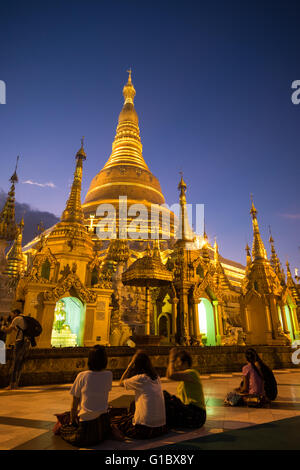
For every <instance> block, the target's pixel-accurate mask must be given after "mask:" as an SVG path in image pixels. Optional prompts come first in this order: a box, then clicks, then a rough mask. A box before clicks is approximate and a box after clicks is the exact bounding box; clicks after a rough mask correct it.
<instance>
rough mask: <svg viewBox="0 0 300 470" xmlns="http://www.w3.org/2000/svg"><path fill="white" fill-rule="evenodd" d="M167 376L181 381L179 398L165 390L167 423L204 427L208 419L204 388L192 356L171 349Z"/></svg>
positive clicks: (177, 425) (178, 390) (176, 425)
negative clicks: (194, 367)
mask: <svg viewBox="0 0 300 470" xmlns="http://www.w3.org/2000/svg"><path fill="white" fill-rule="evenodd" d="M166 376H167V378H168V379H171V380H176V381H178V382H179V384H178V388H177V394H178V396H179V399H178V398H177V397H175V396H174V395H173V396H171V395H170V394H169V393H168V392H166V391H164V395H165V402H166V415H167V424H168V425H170V426H172V427H180V426H182V427H193V428H200V427H202V426H203V425H204V423H205V421H206V407H205V399H204V394H203V388H202V383H201V379H200V374H199V372H198V371H197V370H196V369H192V358H191V356H190V354H189V353H188V352H187V351H184V350H177V349H176V348H173V349H171V351H170V355H169V365H168V368H167V374H166Z"/></svg>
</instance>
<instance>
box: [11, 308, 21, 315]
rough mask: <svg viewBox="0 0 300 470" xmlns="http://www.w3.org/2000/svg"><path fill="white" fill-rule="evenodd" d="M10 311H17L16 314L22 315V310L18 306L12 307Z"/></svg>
mask: <svg viewBox="0 0 300 470" xmlns="http://www.w3.org/2000/svg"><path fill="white" fill-rule="evenodd" d="M12 313H17V314H18V315H22V312H21V310H20V309H19V308H14V309H13V311H12Z"/></svg>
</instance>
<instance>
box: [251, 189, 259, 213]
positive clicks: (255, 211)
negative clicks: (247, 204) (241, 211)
mask: <svg viewBox="0 0 300 470" xmlns="http://www.w3.org/2000/svg"><path fill="white" fill-rule="evenodd" d="M250 198H251V209H250V214H252V217H254V216H256V214H257V210H256V208H255V206H254V202H253V194H252V193H251V194H250Z"/></svg>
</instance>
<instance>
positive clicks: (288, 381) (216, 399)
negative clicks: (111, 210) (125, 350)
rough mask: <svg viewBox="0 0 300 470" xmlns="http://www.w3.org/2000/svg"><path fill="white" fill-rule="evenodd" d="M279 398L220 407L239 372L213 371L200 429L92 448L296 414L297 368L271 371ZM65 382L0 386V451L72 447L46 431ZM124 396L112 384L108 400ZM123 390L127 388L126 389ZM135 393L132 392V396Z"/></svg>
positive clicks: (62, 405)
mask: <svg viewBox="0 0 300 470" xmlns="http://www.w3.org/2000/svg"><path fill="white" fill-rule="evenodd" d="M275 375H276V379H277V382H278V386H279V387H278V389H279V393H278V398H277V400H276V401H275V402H274V403H273V404H272V406H271V407H270V408H263V409H254V408H245V407H242V408H231V407H224V406H223V400H224V397H225V396H226V394H227V393H228V392H229V391H231V390H233V389H234V388H235V387H237V386H238V384H239V382H240V380H241V377H240V374H237V373H234V374H213V375H211V376H209V375H207V376H203V377H202V380H203V387H204V393H205V397H206V405H207V422H206V424H205V426H204V427H203V428H202V429H200V430H193V431H187V432H186V431H183V430H173V431H171V432H170V433H169V434H167V435H165V436H163V437H161V438H160V439H154V440H150V441H147V442H145V441H130V440H128V441H125V442H117V441H105V442H103V443H102V444H100V445H99V446H97V447H95V448H96V449H103V450H116V449H120V450H121V449H124V450H125V449H128V450H129V449H150V448H154V447H158V446H162V445H168V444H173V443H179V442H181V441H184V440H188V439H194V438H196V437H201V436H207V435H210V434H217V433H222V432H224V431H227V430H234V429H241V428H245V427H249V426H254V425H257V424H263V423H268V422H271V421H276V420H280V419H284V418H291V417H293V416H300V370H283V371H275ZM162 382H163V388H164V389H166V390H168V391H169V392H170V393H176V388H177V383H175V382H170V381H167V380H166V379H162ZM69 389H70V385H56V386H55V385H49V386H36V387H24V388H21V389H19V390H16V391H6V390H0V403H1V407H0V450H6V449H40V450H41V449H49V450H50V449H74V448H73V447H71V446H69V445H68V444H66V443H65V442H64V441H62V440H61V439H60V438H59V437H58V436H54V435H53V433H52V431H51V429H52V428H53V425H54V423H55V421H56V418H55V416H54V413H60V412H63V411H66V410H68V409H69V407H70V403H71V396H70V394H69ZM122 394H124V389H123V388H121V387H119V386H118V383H117V382H114V384H113V388H112V391H111V392H110V396H109V399H110V400H114V399H115V398H118V397H120V396H121V395H122ZM126 394H128V392H126ZM132 397H134V395H132Z"/></svg>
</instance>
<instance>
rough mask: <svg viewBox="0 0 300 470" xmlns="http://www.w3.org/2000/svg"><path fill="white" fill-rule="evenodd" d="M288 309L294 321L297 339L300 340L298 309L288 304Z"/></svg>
mask: <svg viewBox="0 0 300 470" xmlns="http://www.w3.org/2000/svg"><path fill="white" fill-rule="evenodd" d="M288 309H289V311H290V316H291V319H292V325H293V330H294V336H295V339H299V324H298V318H297V313H296V307H293V305H292V304H288Z"/></svg>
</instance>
